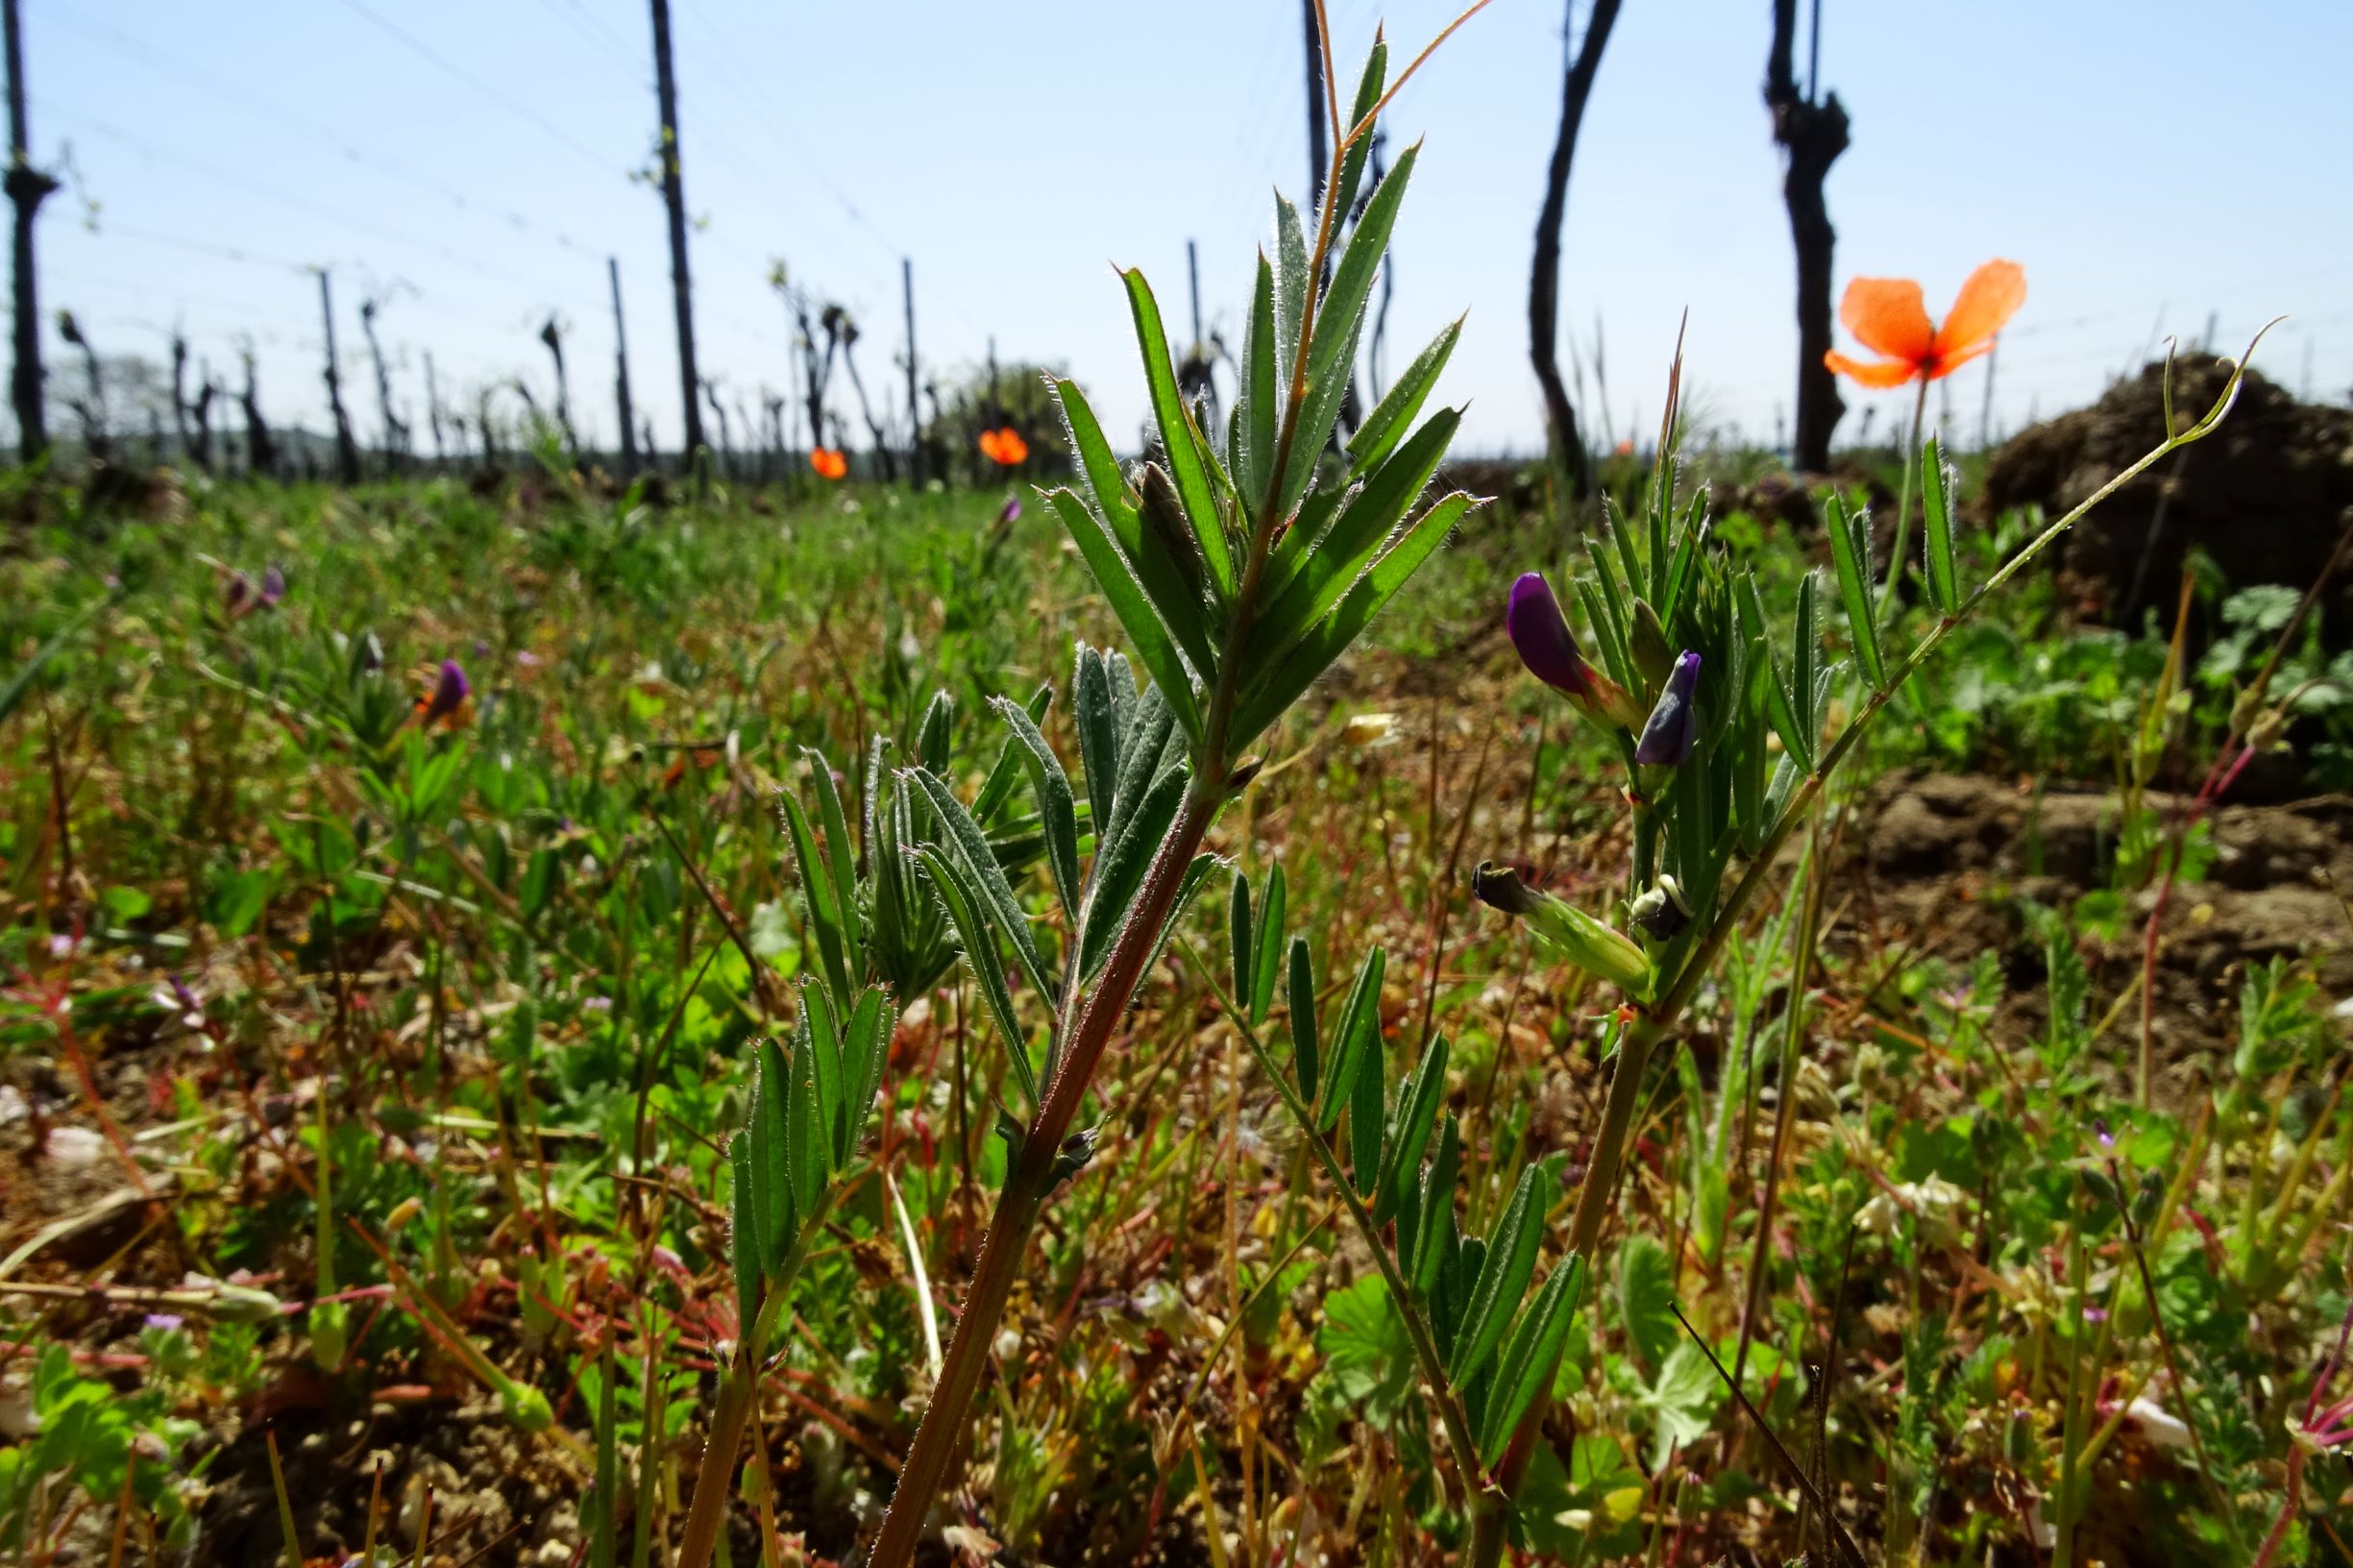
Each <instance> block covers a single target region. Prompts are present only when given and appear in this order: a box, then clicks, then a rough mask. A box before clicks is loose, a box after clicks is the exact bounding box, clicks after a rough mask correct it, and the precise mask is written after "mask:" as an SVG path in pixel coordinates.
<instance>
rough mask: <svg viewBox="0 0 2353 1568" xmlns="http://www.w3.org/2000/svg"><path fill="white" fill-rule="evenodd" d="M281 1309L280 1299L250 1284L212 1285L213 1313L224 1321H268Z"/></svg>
mask: <svg viewBox="0 0 2353 1568" xmlns="http://www.w3.org/2000/svg"><path fill="white" fill-rule="evenodd" d="M280 1311H281V1308H280V1304H279V1300H278V1298H277V1297H276V1296H273V1295H271V1294H270V1293H269V1292H268V1291H267V1290H257V1289H255V1288H254V1287H253V1286H250V1285H217V1286H213V1287H212V1315H213V1317H214V1318H215V1319H217V1320H218V1321H220V1322H223V1323H267V1322H268V1321H269V1320H270V1319H271V1318H274V1317H276V1316H277V1315H278V1314H279V1312H280Z"/></svg>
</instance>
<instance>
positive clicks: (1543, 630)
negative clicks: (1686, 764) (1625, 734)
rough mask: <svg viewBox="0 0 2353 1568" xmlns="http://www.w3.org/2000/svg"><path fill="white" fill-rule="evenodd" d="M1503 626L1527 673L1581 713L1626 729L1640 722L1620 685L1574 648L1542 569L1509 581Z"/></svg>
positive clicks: (1573, 638)
mask: <svg viewBox="0 0 2353 1568" xmlns="http://www.w3.org/2000/svg"><path fill="white" fill-rule="evenodd" d="M1504 629H1505V630H1507V631H1508V632H1509V633H1510V634H1511V646H1512V648H1513V649H1516V650H1517V651H1518V653H1519V655H1520V662H1521V663H1522V664H1524V665H1526V666H1528V673H1529V674H1532V675H1533V676H1535V677H1536V678H1537V679H1538V680H1540V681H1542V682H1544V684H1545V685H1547V686H1550V687H1552V688H1553V689H1554V690H1555V691H1556V692H1559V693H1561V694H1562V695H1563V696H1565V697H1566V698H1568V699H1569V700H1570V701H1572V702H1574V703H1576V704H1577V706H1578V709H1579V711H1580V712H1581V713H1583V714H1584V715H1585V716H1586V717H1587V718H1589V719H1592V720H1593V721H1594V722H1596V723H1603V724H1610V723H1615V724H1620V725H1623V726H1625V727H1628V728H1631V727H1632V726H1633V725H1634V724H1636V723H1640V722H1641V719H1642V713H1641V710H1640V709H1639V708H1638V707H1636V706H1635V705H1634V703H1633V699H1632V698H1630V697H1629V696H1628V695H1627V693H1626V691H1625V689H1624V688H1623V687H1621V686H1619V685H1618V684H1617V682H1615V681H1613V680H1611V679H1610V678H1609V677H1608V676H1607V675H1605V674H1602V673H1601V672H1600V671H1599V670H1596V669H1594V668H1593V666H1591V665H1589V664H1587V663H1586V662H1585V658H1584V655H1583V654H1582V653H1581V652H1580V651H1578V648H1577V636H1576V634H1575V633H1574V632H1572V631H1570V630H1569V618H1568V617H1567V616H1565V615H1562V614H1561V613H1560V600H1557V599H1555V598H1554V597H1553V585H1552V584H1551V583H1549V582H1546V581H1545V580H1544V574H1543V573H1541V572H1529V573H1524V574H1522V576H1521V577H1520V579H1519V581H1517V582H1515V583H1513V584H1512V585H1511V601H1510V603H1509V605H1508V606H1507V607H1506V609H1505V611H1504Z"/></svg>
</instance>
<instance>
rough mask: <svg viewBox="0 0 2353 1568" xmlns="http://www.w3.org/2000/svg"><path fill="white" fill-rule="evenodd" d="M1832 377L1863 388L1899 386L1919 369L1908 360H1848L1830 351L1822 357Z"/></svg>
mask: <svg viewBox="0 0 2353 1568" xmlns="http://www.w3.org/2000/svg"><path fill="white" fill-rule="evenodd" d="M1822 362H1823V363H1824V364H1826V365H1827V366H1829V367H1830V372H1831V374H1832V375H1836V376H1846V377H1851V379H1853V380H1857V381H1860V382H1862V383H1863V384H1864V385H1865V386H1901V385H1902V384H1903V383H1904V382H1906V381H1908V380H1912V379H1913V378H1914V377H1916V376H1918V375H1919V374H1920V367H1919V366H1918V365H1916V364H1913V363H1912V362H1911V361H1910V360H1908V359H1850V358H1848V357H1847V356H1846V355H1843V354H1841V353H1839V352H1838V351H1837V350H1836V349H1832V350H1831V351H1830V352H1829V353H1827V354H1826V355H1823V356H1822Z"/></svg>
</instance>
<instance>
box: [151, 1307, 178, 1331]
mask: <svg viewBox="0 0 2353 1568" xmlns="http://www.w3.org/2000/svg"><path fill="white" fill-rule="evenodd" d="M186 1323H187V1319H186V1318H184V1317H182V1316H181V1315H180V1314H179V1313H177V1312H149V1313H148V1314H147V1327H149V1328H151V1329H159V1330H161V1331H162V1332H163V1333H165V1334H169V1333H171V1332H172V1331H173V1330H174V1329H178V1328H183V1327H184V1326H185V1325H186Z"/></svg>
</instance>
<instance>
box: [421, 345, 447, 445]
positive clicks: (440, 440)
mask: <svg viewBox="0 0 2353 1568" xmlns="http://www.w3.org/2000/svg"><path fill="white" fill-rule="evenodd" d="M425 419H426V423H427V424H429V425H430V426H431V427H432V429H433V462H434V465H435V466H436V467H442V466H447V464H448V463H449V460H450V448H449V439H448V437H447V436H446V435H445V434H444V433H443V428H442V424H441V381H440V380H439V378H437V377H435V376H434V374H433V351H432V350H430V349H428V350H426V351H425Z"/></svg>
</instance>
